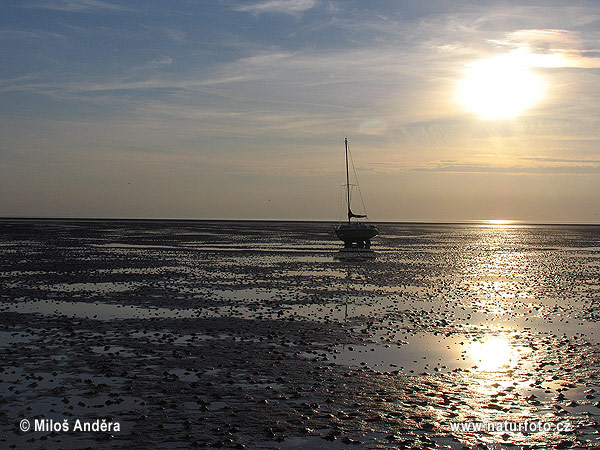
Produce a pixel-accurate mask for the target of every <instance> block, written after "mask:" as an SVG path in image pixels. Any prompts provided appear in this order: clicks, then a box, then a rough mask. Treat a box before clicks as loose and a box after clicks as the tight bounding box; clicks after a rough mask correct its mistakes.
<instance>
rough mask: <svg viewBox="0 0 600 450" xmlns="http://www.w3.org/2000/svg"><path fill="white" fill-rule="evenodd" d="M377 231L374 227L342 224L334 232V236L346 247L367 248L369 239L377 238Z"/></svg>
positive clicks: (355, 223) (359, 223) (356, 223)
mask: <svg viewBox="0 0 600 450" xmlns="http://www.w3.org/2000/svg"><path fill="white" fill-rule="evenodd" d="M378 233H379V230H378V229H377V227H376V226H375V225H371V224H365V223H361V222H354V223H350V224H342V225H340V226H339V227H338V228H336V230H335V234H336V236H337V237H338V239H340V240H341V241H344V244H345V246H346V247H358V248H369V247H370V246H371V239H372V238H374V237H375V236H377V234H378Z"/></svg>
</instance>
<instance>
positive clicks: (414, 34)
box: [0, 0, 600, 223]
mask: <svg viewBox="0 0 600 450" xmlns="http://www.w3.org/2000/svg"><path fill="white" fill-rule="evenodd" d="M0 8H1V11H2V13H1V14H0V60H1V61H2V70H1V71H0V186H1V189H0V217H111V218H116V217H122V218H199V219H202V218H205V219H280V220H291V219H293V220H337V219H338V218H339V217H340V205H339V199H340V192H341V189H343V186H341V183H342V182H343V177H344V137H348V140H349V143H350V148H351V150H352V157H353V160H354V164H355V167H356V173H357V175H358V179H359V181H360V189H361V192H362V196H363V199H364V203H365V205H366V210H367V212H368V215H369V218H370V220H372V221H375V222H378V221H468V220H488V219H490V220H491V219H496V220H500V219H506V220H522V221H533V222H570V223H572V222H580V223H600V215H599V214H600V196H599V195H598V192H599V191H600V147H599V142H600V5H599V4H598V2H597V1H577V0H574V1H570V2H564V1H563V0H561V1H554V0H547V1H531V2H527V1H485V0H481V1H474V2H462V1H455V0H434V1H427V2H420V1H402V0H398V1H391V0H379V1H372V2H364V1H352V0H343V1H342V0H331V1H330V0H252V1H241V0H222V1H219V0H215V1H193V0H187V1H183V0H182V1H175V0H174V1H168V2H165V1H162V0H161V1H137V0H130V1H126V2H125V1H123V2H118V1H113V0H106V1H105V0H18V1H11V0H8V1H4V2H3V3H2V6H1V7H0Z"/></svg>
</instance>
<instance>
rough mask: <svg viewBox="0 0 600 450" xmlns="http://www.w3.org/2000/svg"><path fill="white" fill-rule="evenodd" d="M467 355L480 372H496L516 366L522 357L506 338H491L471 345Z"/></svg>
mask: <svg viewBox="0 0 600 450" xmlns="http://www.w3.org/2000/svg"><path fill="white" fill-rule="evenodd" d="M467 353H468V355H469V357H470V358H471V359H472V360H473V361H474V362H475V363H476V364H477V368H478V369H479V370H483V371H487V372H495V371H499V370H500V369H507V368H510V367H512V366H514V365H516V364H517V363H518V361H519V359H520V355H519V353H518V352H516V351H515V349H514V348H513V347H512V346H511V345H510V342H509V340H508V337H506V336H491V337H489V338H484V339H483V340H481V341H474V342H472V343H471V344H470V346H469V348H468V350H467Z"/></svg>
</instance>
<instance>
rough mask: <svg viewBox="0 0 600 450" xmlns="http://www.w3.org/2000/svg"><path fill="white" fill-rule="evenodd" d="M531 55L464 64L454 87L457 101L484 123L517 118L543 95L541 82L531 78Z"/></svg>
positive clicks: (509, 56)
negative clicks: (459, 79)
mask: <svg viewBox="0 0 600 450" xmlns="http://www.w3.org/2000/svg"><path fill="white" fill-rule="evenodd" d="M532 57H533V55H530V54H528V53H522V52H520V53H517V52H511V53H508V54H506V55H502V56H497V57H495V58H492V59H485V60H479V61H475V62H472V63H470V64H467V66H466V68H467V72H466V77H465V78H464V79H463V80H462V81H461V82H460V84H459V87H458V91H457V93H458V99H459V101H460V103H462V105H463V106H464V107H465V108H466V109H467V110H469V111H471V112H474V113H475V114H477V115H478V116H480V117H481V118H484V119H509V118H512V117H517V116H519V115H520V114H522V113H523V112H524V111H525V110H526V109H528V108H530V107H532V106H534V105H535V104H536V103H537V102H538V101H539V100H540V99H541V98H542V96H543V94H544V83H543V81H542V79H541V78H540V77H539V76H538V75H536V74H534V73H533V72H532V71H531V70H530V68H531V67H532V66H533V60H532V59H531V58H532Z"/></svg>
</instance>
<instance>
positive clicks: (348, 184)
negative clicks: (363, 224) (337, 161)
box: [344, 137, 352, 223]
mask: <svg viewBox="0 0 600 450" xmlns="http://www.w3.org/2000/svg"><path fill="white" fill-rule="evenodd" d="M344 144H345V146H346V192H347V196H348V223H350V218H351V217H352V211H351V210H350V175H348V138H347V137H346V138H344Z"/></svg>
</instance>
